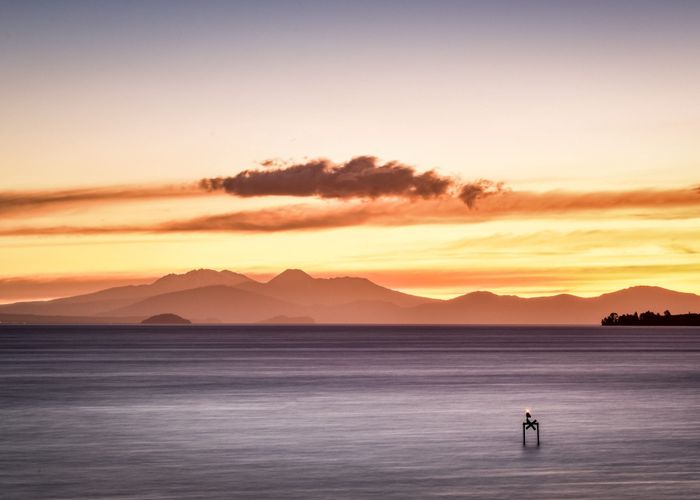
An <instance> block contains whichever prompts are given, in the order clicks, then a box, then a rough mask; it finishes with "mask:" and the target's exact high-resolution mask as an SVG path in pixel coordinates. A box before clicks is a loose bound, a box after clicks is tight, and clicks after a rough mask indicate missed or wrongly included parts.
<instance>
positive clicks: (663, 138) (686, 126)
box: [0, 0, 700, 302]
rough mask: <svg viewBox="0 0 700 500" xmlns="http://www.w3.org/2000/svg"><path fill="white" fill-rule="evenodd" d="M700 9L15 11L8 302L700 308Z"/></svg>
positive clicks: (2, 91) (59, 5) (0, 20)
mask: <svg viewBox="0 0 700 500" xmlns="http://www.w3.org/2000/svg"><path fill="white" fill-rule="evenodd" d="M699 22H700V2H696V1H673V0H670V1H656V2H651V1H644V0H637V1H625V0H621V1H617V2H599V1H590V2H560V1H471V2H470V1H440V0H437V1H430V2H427V1H424V2H416V1H400V2H399V1H371V2H370V1H366V2H365V1H355V2H335V1H323V2H321V1H318V2H312V1H292V0H287V1H280V2H273V1H264V0H258V1H250V2H242V1H241V2H235V1H227V2H223V1H221V2H218V1H198V2H193V1H187V2H180V1H149V2H135V1H121V2H111V1H99V0H97V1H60V0H59V1H50V2H48V1H47V2H44V1H17V2H13V1H9V0H5V1H3V2H1V3H0V68H1V71H2V79H1V82H0V116H2V119H1V120H0V178H1V179H2V184H0V302H8V301H14V300H20V299H25V298H49V297H55V296H60V295H66V294H68V293H74V292H76V291H86V290H90V289H97V288H101V287H103V286H109V285H112V284H120V283H123V282H143V281H147V280H149V279H152V278H154V277H157V276H159V275H160V274H164V273H169V272H179V271H186V270H189V269H193V268H202V267H206V268H214V269H231V270H234V271H238V272H243V273H246V274H249V275H251V276H253V277H259V278H261V279H265V278H266V277H270V276H272V275H274V274H276V273H278V272H280V271H282V270H283V269H285V268H303V269H305V270H306V271H307V272H309V273H311V274H312V275H314V276H319V277H324V276H337V275H359V276H366V277H369V278H371V279H373V280H375V281H377V282H378V283H380V284H383V285H386V286H390V287H393V288H398V289H401V290H404V291H407V292H411V293H417V294H422V295H428V296H432V297H439V298H450V297H454V296H457V295H460V294H463V293H467V292H470V291H474V290H491V291H494V292H497V293H509V294H517V295H522V296H534V295H552V294H556V293H574V294H578V295H584V296H590V295H596V294H599V293H604V292H609V291H612V290H615V289H618V288H624V287H627V286H633V285H640V284H645V285H658V286H664V287H668V288H673V289H676V290H681V291H688V292H696V293H698V292H700V274H699V273H700V191H699V189H698V188H699V186H700V147H699V146H698V137H700V30H698V29H697V26H698V24H699Z"/></svg>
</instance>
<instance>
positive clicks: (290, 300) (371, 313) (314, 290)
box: [0, 269, 700, 325]
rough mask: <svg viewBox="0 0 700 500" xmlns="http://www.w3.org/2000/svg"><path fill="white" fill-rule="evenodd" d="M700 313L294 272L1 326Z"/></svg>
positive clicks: (205, 284) (4, 308)
mask: <svg viewBox="0 0 700 500" xmlns="http://www.w3.org/2000/svg"><path fill="white" fill-rule="evenodd" d="M647 310H662V311H663V310H669V311H672V312H674V313H687V312H697V311H700V296H698V295H695V294H692V293H681V292H675V291H673V290H668V289H665V288H660V287H653V286H636V287H631V288H626V289H624V290H618V291H616V292H612V293H606V294H603V295H600V296H598V297H577V296H575V295H568V294H562V295H554V296H549V297H533V298H523V297H517V296H514V295H497V294H494V293H491V292H484V291H479V292H471V293H467V294H465V295H462V296H459V297H456V298H453V299H450V300H436V299H429V298H425V297H418V296H415V295H409V294H405V293H401V292H398V291H395V290H391V289H389V288H386V287H383V286H380V285H378V284H376V283H373V282H372V281H370V280H368V279H365V278H357V277H338V278H314V277H313V276H310V275H309V274H307V273H305V272H304V271H302V270H299V269H287V270H286V271H284V272H282V273H280V274H278V275H277V276H275V277H273V278H272V279H270V280H269V281H267V282H260V281H255V280H252V279H250V278H248V277H247V276H245V275H243V274H238V273H234V272H231V271H213V270H210V269H197V270H194V271H190V272H188V273H184V274H169V275H167V276H163V277H162V278H159V279H157V280H155V281H154V282H153V283H150V284H148V285H136V286H122V287H115V288H108V289H106V290H101V291H98V292H94V293H89V294H82V295H77V296H73V297H65V298H61V299H55V300H50V301H35V302H18V303H15V304H5V305H0V321H13V322H18V321H26V322H30V323H32V322H35V323H39V322H48V321H49V320H48V319H47V318H52V320H51V321H54V322H61V323H69V322H71V321H74V322H79V323H85V322H90V321H95V322H100V323H103V322H105V321H107V319H108V318H109V320H110V321H112V322H140V321H141V320H143V319H144V318H148V317H150V316H153V315H157V314H161V313H162V312H163V311H168V312H171V313H173V314H178V315H180V316H183V317H186V318H189V319H191V320H192V321H193V322H195V323H197V322H231V323H255V322H261V321H267V320H269V319H270V318H277V317H288V318H300V317H303V318H307V319H309V322H312V321H313V322H316V323H395V324H396V323H399V324H400V323H416V324H480V323H481V324H596V325H597V324H599V322H600V318H602V317H605V316H607V315H608V314H610V313H611V312H617V313H619V314H624V313H633V312H635V311H647Z"/></svg>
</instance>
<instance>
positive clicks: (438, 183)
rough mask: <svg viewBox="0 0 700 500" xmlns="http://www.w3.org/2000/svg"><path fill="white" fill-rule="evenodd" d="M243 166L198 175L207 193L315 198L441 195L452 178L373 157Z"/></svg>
mask: <svg viewBox="0 0 700 500" xmlns="http://www.w3.org/2000/svg"><path fill="white" fill-rule="evenodd" d="M272 165H274V163H268V162H265V163H264V166H265V167H266V168H265V169H264V170H245V171H243V172H241V173H239V174H238V175H236V176H234V177H218V178H212V179H203V180H202V181H201V182H200V186H201V187H202V188H204V189H206V190H209V191H217V190H224V191H226V192H227V193H230V194H233V195H236V196H244V197H250V196H269V195H278V196H279V195H286V196H318V197H321V198H379V197H383V196H394V197H403V198H435V197H438V196H441V195H444V194H446V193H447V191H448V190H449V188H450V187H452V186H453V185H454V180H453V179H452V178H450V177H444V176H441V175H439V174H437V173H436V172H435V171H433V170H430V171H428V172H424V173H418V172H416V170H415V169H414V168H413V167H410V166H407V165H404V164H402V163H399V162H395V161H391V162H387V163H379V161H378V160H377V159H376V158H375V157H373V156H358V157H356V158H353V159H352V160H350V161H348V162H346V163H341V164H335V163H332V162H330V161H329V160H312V161H309V162H306V163H297V164H294V165H290V166H287V167H283V168H272V169H271V168H269V167H270V166H272Z"/></svg>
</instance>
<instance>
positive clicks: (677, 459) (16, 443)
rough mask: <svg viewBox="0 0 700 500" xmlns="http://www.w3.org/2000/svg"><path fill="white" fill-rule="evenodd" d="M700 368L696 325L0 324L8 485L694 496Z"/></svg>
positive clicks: (27, 492)
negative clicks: (532, 421) (537, 428)
mask: <svg viewBox="0 0 700 500" xmlns="http://www.w3.org/2000/svg"><path fill="white" fill-rule="evenodd" d="M699 367H700V329H697V328H696V329H693V328H687V329H686V328H623V327H619V328H610V329H602V328H596V327H588V328H582V327H581V328H573V327H572V328H567V327H439V328H436V327H405V326H404V327H377V326H367V327H343V326H320V325H319V326H312V327H309V326H303V327H301V326H300V327H280V326H277V327H274V326H270V327H263V326H217V327H210V326H196V327H134V326H120V327H112V326H62V327H50V326H7V325H5V326H1V327H0V377H1V379H2V383H1V384H0V422H1V423H2V425H1V426H0V441H1V442H2V453H0V485H2V487H1V488H0V498H7V499H11V498H36V499H38V498H299V499H308V498H348V499H350V498H352V499H355V498H385V499H386V498H396V499H406V498H426V497H455V498H516V497H527V498H557V499H559V498H649V499H652V498H653V499H656V498H691V497H697V496H700V474H699V473H698V471H699V470H700V368H699ZM525 408H530V410H531V412H532V413H533V416H534V417H535V418H537V419H538V420H539V421H540V422H541V425H542V429H541V439H542V444H541V446H540V447H539V448H537V447H536V446H534V444H535V441H534V439H533V438H534V437H535V435H534V433H531V434H529V435H528V439H529V441H528V446H527V447H523V446H522V442H521V439H522V435H521V422H522V420H523V414H524V411H525Z"/></svg>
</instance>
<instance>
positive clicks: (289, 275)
mask: <svg viewBox="0 0 700 500" xmlns="http://www.w3.org/2000/svg"><path fill="white" fill-rule="evenodd" d="M311 280H313V278H312V277H311V276H309V275H308V274H306V273H305V272H304V271H302V270H301V269H286V270H285V271H282V272H281V273H280V274H278V275H277V276H275V277H274V278H272V279H271V280H270V281H268V283H304V282H307V281H311Z"/></svg>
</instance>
